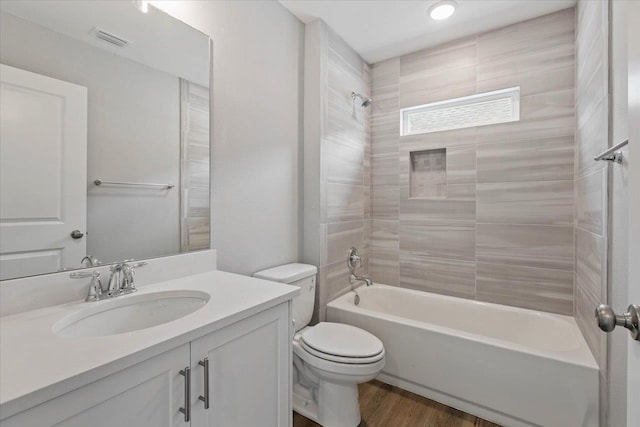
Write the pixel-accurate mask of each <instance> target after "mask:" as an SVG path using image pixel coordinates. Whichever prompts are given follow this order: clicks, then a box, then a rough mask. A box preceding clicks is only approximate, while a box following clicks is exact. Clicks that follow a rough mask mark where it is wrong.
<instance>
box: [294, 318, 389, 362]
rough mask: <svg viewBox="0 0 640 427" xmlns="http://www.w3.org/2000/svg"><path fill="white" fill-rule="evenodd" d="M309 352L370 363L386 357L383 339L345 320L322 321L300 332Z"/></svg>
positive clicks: (328, 357)
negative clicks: (343, 321)
mask: <svg viewBox="0 0 640 427" xmlns="http://www.w3.org/2000/svg"><path fill="white" fill-rule="evenodd" d="M299 341H300V345H301V347H302V348H303V349H304V350H305V351H307V352H308V353H310V354H312V355H314V356H316V357H319V358H321V359H325V360H328V361H331V362H336V363H347V364H354V365H358V364H369V363H375V362H377V361H379V360H381V359H382V358H384V346H383V345H382V342H381V341H380V340H379V339H378V338H377V337H375V336H374V335H372V334H370V333H369V332H367V331H365V330H362V329H360V328H356V327H355V326H351V325H346V324H343V323H331V322H321V323H319V324H317V325H316V326H313V327H311V328H307V329H305V330H304V331H303V332H302V333H301V334H300V338H299Z"/></svg>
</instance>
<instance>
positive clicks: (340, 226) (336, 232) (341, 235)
mask: <svg viewBox="0 0 640 427" xmlns="http://www.w3.org/2000/svg"><path fill="white" fill-rule="evenodd" d="M363 244H364V221H362V220H360V221H349V222H341V223H334V224H327V255H326V264H333V263H336V262H344V263H346V262H347V251H348V250H349V248H350V247H352V246H354V247H356V248H358V249H359V250H362V248H363Z"/></svg>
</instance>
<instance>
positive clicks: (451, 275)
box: [400, 251, 476, 298]
mask: <svg viewBox="0 0 640 427" xmlns="http://www.w3.org/2000/svg"><path fill="white" fill-rule="evenodd" d="M475 272H476V265H475V262H473V261H459V260H446V259H438V258H431V257H428V256H425V255H419V254H414V253H407V252H404V251H402V252H400V286H402V287H405V288H411V289H418V290H422V291H427V292H435V293H438V294H445V295H452V296H457V297H463V298H474V296H475Z"/></svg>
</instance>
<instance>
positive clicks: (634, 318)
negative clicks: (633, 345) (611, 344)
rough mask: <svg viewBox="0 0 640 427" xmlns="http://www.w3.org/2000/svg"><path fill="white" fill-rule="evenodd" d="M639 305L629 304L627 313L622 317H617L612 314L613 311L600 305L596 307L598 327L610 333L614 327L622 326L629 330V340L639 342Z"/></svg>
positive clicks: (604, 305)
mask: <svg viewBox="0 0 640 427" xmlns="http://www.w3.org/2000/svg"><path fill="white" fill-rule="evenodd" d="M639 316H640V305H633V304H631V305H630V306H629V308H627V312H626V313H624V314H622V315H617V314H615V313H614V312H613V309H612V308H611V307H610V306H608V305H606V304H600V305H599V306H597V307H596V319H598V326H599V327H600V329H602V330H603V331H605V332H611V331H613V330H614V329H615V327H616V326H624V327H625V328H627V329H628V330H629V333H630V334H631V338H633V339H634V340H636V341H640V326H639V320H638V318H639Z"/></svg>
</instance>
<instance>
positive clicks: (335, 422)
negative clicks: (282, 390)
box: [292, 380, 360, 427]
mask: <svg viewBox="0 0 640 427" xmlns="http://www.w3.org/2000/svg"><path fill="white" fill-rule="evenodd" d="M316 395H317V401H316V399H315V398H314V397H315V396H316ZM292 398H293V399H292V400H293V402H292V403H293V410H294V411H296V412H297V413H299V414H300V415H302V416H304V417H306V418H309V419H310V420H313V421H315V422H316V423H318V424H320V425H322V426H323V427H357V426H358V425H359V424H360V404H359V402H358V385H357V384H344V383H343V384H340V383H329V382H326V381H322V380H320V381H319V382H318V388H317V389H315V390H310V389H308V388H306V387H304V386H302V385H301V384H295V385H294V387H293V396H292Z"/></svg>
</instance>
